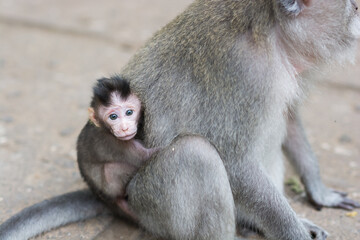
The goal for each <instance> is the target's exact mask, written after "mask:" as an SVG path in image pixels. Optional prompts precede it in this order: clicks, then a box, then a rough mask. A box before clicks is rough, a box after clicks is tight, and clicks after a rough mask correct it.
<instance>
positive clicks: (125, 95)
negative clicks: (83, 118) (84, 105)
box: [77, 76, 156, 220]
mask: <svg viewBox="0 0 360 240" xmlns="http://www.w3.org/2000/svg"><path fill="white" fill-rule="evenodd" d="M140 118H141V102H140V100H139V99H138V97H137V96H136V95H134V94H133V93H131V90H130V85H129V83H128V82H127V81H126V80H125V79H123V78H121V77H119V76H115V77H111V78H102V79H100V80H98V81H97V84H96V85H95V86H94V88H93V98H92V101H91V106H90V107H89V122H88V123H87V125H86V126H85V128H84V129H83V130H82V131H81V133H80V136H79V138H78V142H77V152H78V163H79V168H80V172H81V174H82V176H83V178H84V179H85V181H86V182H87V183H88V184H89V185H90V187H91V188H92V190H93V191H95V192H96V193H98V194H100V196H102V197H104V198H106V199H109V200H110V201H113V202H114V203H115V204H117V205H118V206H119V207H120V208H121V209H122V210H123V211H124V213H125V214H126V215H128V217H131V218H133V219H134V220H135V218H134V217H133V214H132V213H131V210H130V209H129V208H128V204H127V200H126V185H127V184H128V182H129V180H130V179H131V177H132V176H133V175H134V174H135V173H136V171H137V170H138V168H139V167H140V166H141V165H142V163H143V162H144V161H146V160H147V159H149V158H150V157H151V155H152V154H153V153H154V152H155V151H156V150H155V149H147V148H145V147H144V146H143V145H142V143H141V142H140V140H138V139H134V137H135V136H136V134H137V131H138V124H139V120H140ZM99 189H101V191H102V192H99V191H100V190H99Z"/></svg>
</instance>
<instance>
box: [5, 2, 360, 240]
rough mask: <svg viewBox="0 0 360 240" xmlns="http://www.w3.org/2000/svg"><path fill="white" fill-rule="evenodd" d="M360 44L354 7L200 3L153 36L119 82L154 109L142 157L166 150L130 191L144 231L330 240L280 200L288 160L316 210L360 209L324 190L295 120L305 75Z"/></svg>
mask: <svg viewBox="0 0 360 240" xmlns="http://www.w3.org/2000/svg"><path fill="white" fill-rule="evenodd" d="M359 34H360V19H359V15H358V13H357V5H356V3H355V1H353V0H253V1H248V0H197V1H195V2H194V3H193V4H192V5H191V6H190V7H189V8H188V9H187V10H186V11H185V12H184V13H182V14H181V15H179V16H178V17H177V18H176V19H175V20H174V21H172V22H171V23H169V24H168V25H167V26H165V27H164V28H163V29H162V30H160V31H159V32H158V33H156V34H155V36H154V37H153V38H152V39H151V40H150V41H149V42H148V43H147V44H146V45H145V46H144V47H143V48H142V49H141V50H140V51H139V52H138V53H137V54H136V55H135V57H134V58H133V59H132V60H131V61H130V62H129V64H128V65H127V66H126V67H125V68H124V69H123V71H122V75H123V76H124V77H125V78H126V79H129V80H130V82H131V88H132V91H133V92H134V93H135V95H136V96H138V97H139V99H140V100H141V102H142V103H143V104H145V105H146V108H145V110H144V143H145V146H148V147H153V148H154V147H159V146H166V147H164V148H163V149H162V150H161V151H159V152H158V153H157V154H156V155H154V156H153V157H151V158H150V159H149V160H148V161H146V162H145V163H144V166H143V167H141V168H140V169H139V170H138V172H137V173H136V175H135V176H134V177H133V178H132V179H131V180H130V183H129V184H128V186H127V189H126V193H127V195H128V203H129V207H130V209H131V210H132V211H133V213H134V214H135V216H136V217H137V219H138V220H139V223H140V225H141V226H142V227H143V228H145V229H146V230H147V231H148V232H150V233H152V234H153V235H154V236H155V237H159V238H163V239H175V240H180V239H196V240H201V239H208V240H209V239H217V240H219V239H224V240H229V239H234V238H235V229H236V227H235V226H251V228H253V229H257V230H258V231H260V232H261V233H262V234H263V235H264V236H265V238H266V239H270V240H310V239H319V240H323V239H326V236H327V233H326V232H325V231H324V230H322V229H321V228H319V227H317V226H316V225H314V224H312V223H310V222H309V221H307V220H304V219H300V218H299V217H298V216H297V215H296V214H295V212H294V211H293V210H292V209H291V207H290V206H289V204H288V202H287V200H286V198H285V197H284V196H283V194H282V192H283V160H282V152H281V150H282V147H283V148H284V150H285V152H286V153H287V155H288V156H289V159H290V160H291V162H292V163H293V165H294V166H295V167H296V169H297V171H298V173H299V174H300V176H301V179H302V182H303V183H304V185H305V189H306V192H307V194H308V197H309V199H310V200H311V201H312V202H313V203H315V205H316V207H318V208H319V207H323V206H325V207H340V208H345V209H353V208H355V207H359V204H358V203H356V202H354V201H352V200H350V199H348V198H346V197H345V196H344V195H343V194H341V193H338V192H336V191H333V190H331V189H329V188H327V187H325V186H324V185H323V183H322V182H321V180H320V176H319V167H318V163H317V159H316V158H315V156H314V154H313V153H312V151H311V148H310V146H309V144H308V141H307V139H306V137H305V134H304V131H303V129H302V127H301V123H300V119H299V116H298V111H297V108H298V105H299V103H301V101H302V99H303V98H304V95H305V94H303V93H304V92H306V91H307V89H308V85H309V84H308V81H309V80H308V79H307V78H306V77H305V76H308V75H310V73H311V72H313V71H314V70H316V71H317V70H318V67H319V66H321V65H324V64H328V63H333V62H346V61H347V60H352V59H353V57H354V55H355V46H356V39H357V38H358V37H359ZM182 133H191V134H196V135H190V136H187V135H185V136H184V135H182ZM199 135H200V136H201V137H200V136H199ZM177 136H178V137H177ZM176 137H177V138H176ZM174 138H175V140H174ZM217 150H218V151H217ZM224 168H225V169H226V171H225V170H224ZM69 204H71V203H69ZM74 208H75V207H74ZM59 211H60V210H59ZM79 216H81V217H82V216H83V215H81V212H80V213H79ZM79 218H80V217H79ZM9 221H10V222H11V219H10V220H9ZM0 230H1V227H0ZM0 236H1V235H0Z"/></svg>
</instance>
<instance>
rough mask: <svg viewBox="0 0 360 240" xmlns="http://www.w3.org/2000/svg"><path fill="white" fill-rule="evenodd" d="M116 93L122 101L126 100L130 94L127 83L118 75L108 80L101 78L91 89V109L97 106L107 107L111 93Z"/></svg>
mask: <svg viewBox="0 0 360 240" xmlns="http://www.w3.org/2000/svg"><path fill="white" fill-rule="evenodd" d="M113 92H118V93H119V94H120V97H121V98H122V99H125V100H126V99H127V98H128V97H129V95H130V94H131V91H130V84H129V82H128V81H127V80H126V79H125V78H123V77H121V76H118V75H115V76H112V77H110V78H101V79H99V80H97V83H96V84H95V86H94V87H93V98H92V101H91V107H93V108H96V107H97V106H98V105H99V104H100V105H103V106H109V104H110V96H111V93H113Z"/></svg>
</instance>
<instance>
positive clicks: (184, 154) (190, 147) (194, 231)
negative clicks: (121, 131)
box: [127, 135, 235, 240]
mask: <svg viewBox="0 0 360 240" xmlns="http://www.w3.org/2000/svg"><path fill="white" fill-rule="evenodd" d="M127 190H128V196H129V198H128V200H129V205H130V207H131V208H132V209H133V211H134V212H135V213H136V214H137V216H138V219H139V220H140V224H141V225H142V226H143V227H144V228H145V229H147V230H148V231H150V232H152V233H153V234H154V235H156V236H158V237H162V238H164V239H174V240H183V239H189V240H190V239H194V240H195V239H196V240H202V239H207V240H210V239H214V240H219V239H223V240H233V239H235V215H234V212H235V210H234V200H233V196H232V192H231V189H230V184H229V181H228V177H227V173H226V170H225V167H224V165H223V162H222V160H221V158H220V156H219V154H218V152H217V150H216V149H215V147H214V146H213V145H211V144H210V143H209V142H208V141H207V140H206V139H204V138H202V137H199V136H194V135H191V136H181V137H178V138H176V139H175V140H174V141H173V142H172V143H171V144H170V146H168V147H166V148H164V149H163V150H161V151H160V152H159V153H158V154H156V155H155V156H154V157H153V158H152V159H150V160H149V161H148V164H147V165H146V166H145V167H144V168H141V169H140V170H139V172H138V173H137V174H136V175H135V177H134V178H133V179H132V180H131V182H130V184H129V185H128V188H127Z"/></svg>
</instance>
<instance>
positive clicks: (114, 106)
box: [98, 92, 141, 140]
mask: <svg viewBox="0 0 360 240" xmlns="http://www.w3.org/2000/svg"><path fill="white" fill-rule="evenodd" d="M140 114H141V102H140V100H139V99H138V97H137V96H135V95H134V94H131V95H129V97H128V98H127V99H124V98H121V96H120V95H119V94H118V93H116V92H114V93H112V94H111V103H110V105H109V106H107V107H105V106H100V107H99V109H98V116H99V118H101V120H102V121H103V122H104V124H105V125H106V126H107V127H108V128H109V129H110V131H111V132H112V133H113V134H114V136H115V137H117V138H118V139H119V140H130V139H132V138H134V137H135V135H136V133H137V126H138V123H139V119H140Z"/></svg>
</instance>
